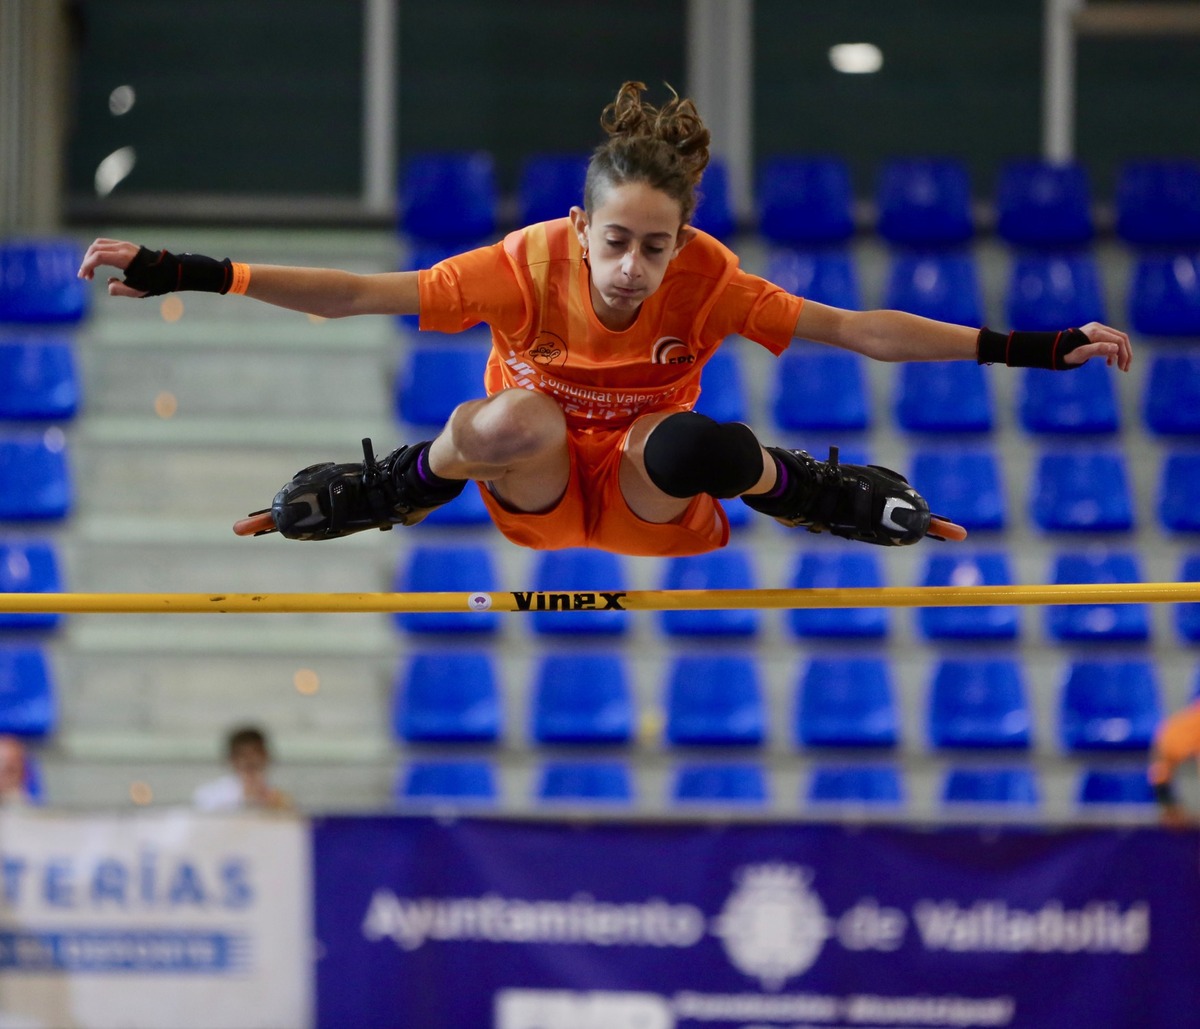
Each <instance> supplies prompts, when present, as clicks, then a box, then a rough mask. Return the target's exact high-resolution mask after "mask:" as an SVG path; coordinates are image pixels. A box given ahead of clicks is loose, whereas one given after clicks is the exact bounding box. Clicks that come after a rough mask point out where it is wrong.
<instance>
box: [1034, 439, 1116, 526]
mask: <svg viewBox="0 0 1200 1029" xmlns="http://www.w3.org/2000/svg"><path fill="white" fill-rule="evenodd" d="M1033 479H1034V481H1033V499H1032V502H1031V504H1030V514H1031V516H1032V517H1033V520H1034V522H1035V523H1036V524H1037V525H1038V526H1040V527H1041V528H1043V529H1045V530H1047V531H1048V532H1128V531H1129V530H1130V529H1132V528H1133V524H1134V521H1133V500H1132V495H1131V493H1130V489H1129V472H1128V469H1127V468H1126V465H1125V456H1124V454H1123V453H1121V452H1120V451H1119V450H1111V449H1099V448H1096V449H1093V448H1076V449H1071V450H1054V451H1049V452H1046V453H1043V454H1042V455H1041V456H1040V457H1039V458H1038V461H1037V465H1036V467H1035V469H1034V475H1033Z"/></svg>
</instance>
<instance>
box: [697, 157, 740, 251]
mask: <svg viewBox="0 0 1200 1029" xmlns="http://www.w3.org/2000/svg"><path fill="white" fill-rule="evenodd" d="M698 192H699V194H700V202H699V204H697V206H696V210H695V213H693V215H692V226H693V228H697V229H700V230H701V231H703V232H707V233H708V234H709V235H711V236H716V237H717V239H724V240H727V239H729V238H730V237H731V236H732V235H733V234H734V233H735V232H736V231H737V218H736V217H735V216H734V213H733V205H732V202H731V198H730V192H729V169H728V168H727V167H726V165H725V162H724V161H722V160H720V159H719V158H714V159H713V160H711V161H709V162H708V167H707V168H705V169H704V178H703V179H702V180H701V182H700V189H699V191H698Z"/></svg>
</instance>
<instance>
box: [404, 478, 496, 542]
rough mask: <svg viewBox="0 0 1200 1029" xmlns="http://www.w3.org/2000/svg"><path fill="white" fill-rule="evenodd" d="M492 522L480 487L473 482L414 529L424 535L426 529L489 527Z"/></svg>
mask: <svg viewBox="0 0 1200 1029" xmlns="http://www.w3.org/2000/svg"><path fill="white" fill-rule="evenodd" d="M491 520H492V516H491V515H489V514H488V509H487V506H486V505H485V504H484V502H483V494H482V493H480V492H479V487H478V486H477V485H476V484H475V483H473V482H468V483H467V484H466V486H465V487H463V491H462V492H461V493H460V494H459V495H458V496H457V497H455V498H454V499H453V500H451V501H450V502H449V503H448V504H442V505H441V506H440V507H435V508H434V509H433V510H432V511H430V512H429V514H427V515H426V516H425V518H424V520H422V521H420V522H418V523H417V524H416V525H415V526H413V528H414V529H416V531H417V532H418V533H423V532H424V531H425V530H426V529H437V528H442V527H446V526H450V527H463V526H471V525H487V524H488V523H489V522H491Z"/></svg>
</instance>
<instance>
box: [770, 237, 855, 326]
mask: <svg viewBox="0 0 1200 1029" xmlns="http://www.w3.org/2000/svg"><path fill="white" fill-rule="evenodd" d="M765 278H767V279H768V280H769V281H770V282H773V283H775V285H776V286H779V287H780V288H781V289H786V290H787V291H788V292H789V293H791V294H793V295H794V296H798V297H806V298H807V299H809V300H815V301H817V303H819V304H828V305H829V306H831V307H842V308H846V309H847V310H851V311H858V310H861V309H862V306H863V305H862V292H861V291H860V289H859V285H858V271H857V268H856V267H855V263H854V256H853V255H852V254H851V253H850V251H848V250H842V249H838V248H835V249H822V250H792V249H783V250H774V251H772V253H771V254H770V255H769V257H768V258H767V271H766V275H765Z"/></svg>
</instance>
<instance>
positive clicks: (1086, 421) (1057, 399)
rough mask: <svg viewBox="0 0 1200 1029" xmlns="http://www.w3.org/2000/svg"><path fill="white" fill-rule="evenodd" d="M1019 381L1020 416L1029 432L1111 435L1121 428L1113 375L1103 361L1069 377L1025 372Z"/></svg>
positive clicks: (1039, 370)
mask: <svg viewBox="0 0 1200 1029" xmlns="http://www.w3.org/2000/svg"><path fill="white" fill-rule="evenodd" d="M1018 381H1019V386H1018V390H1019V399H1018V400H1017V416H1018V418H1019V419H1020V422H1021V426H1022V427H1023V428H1024V429H1025V430H1026V431H1027V432H1032V433H1039V434H1068V433H1071V434H1090V435H1108V434H1111V433H1114V432H1116V431H1118V430H1119V429H1120V427H1121V416H1120V409H1119V407H1118V406H1117V394H1116V389H1115V387H1114V386H1113V375H1112V372H1111V370H1110V369H1109V367H1108V366H1107V365H1106V364H1105V363H1104V362H1103V361H1088V362H1087V364H1085V365H1083V366H1081V367H1079V368H1076V369H1074V370H1073V371H1072V372H1071V373H1070V374H1069V375H1064V374H1062V372H1053V371H1050V370H1048V369H1046V368H1025V369H1022V371H1021V377H1020V379H1019V380H1018Z"/></svg>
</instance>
